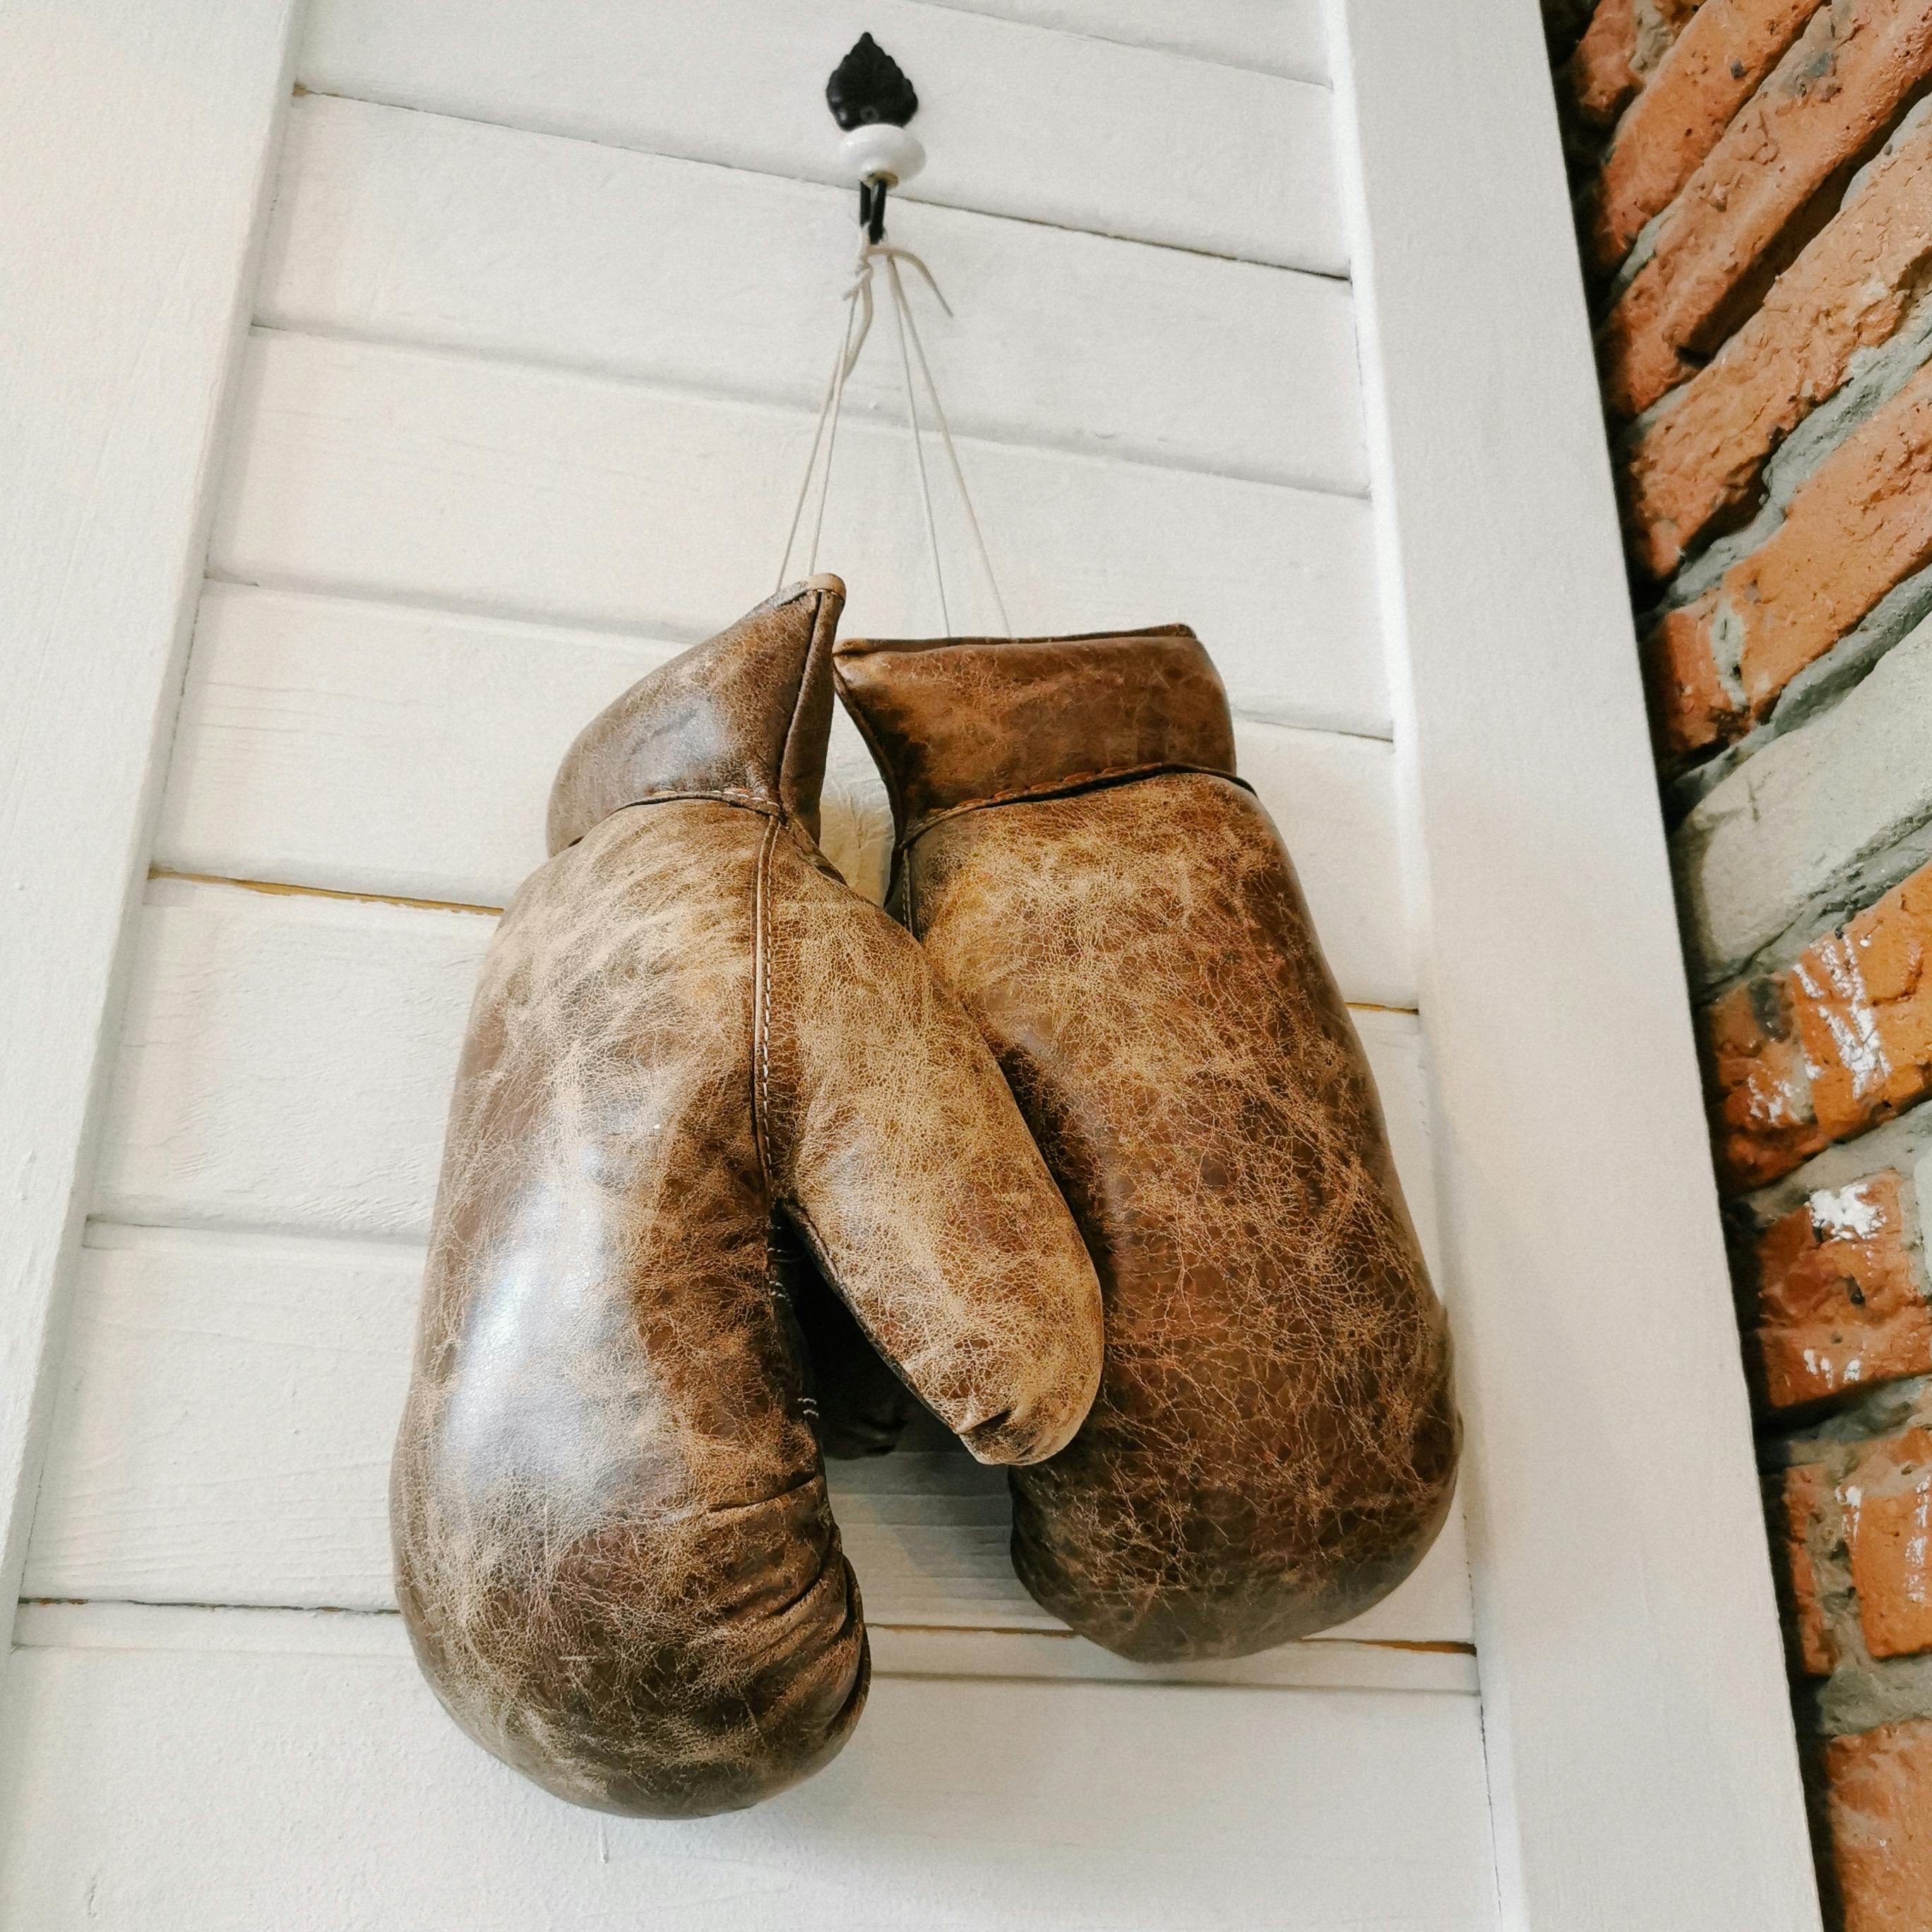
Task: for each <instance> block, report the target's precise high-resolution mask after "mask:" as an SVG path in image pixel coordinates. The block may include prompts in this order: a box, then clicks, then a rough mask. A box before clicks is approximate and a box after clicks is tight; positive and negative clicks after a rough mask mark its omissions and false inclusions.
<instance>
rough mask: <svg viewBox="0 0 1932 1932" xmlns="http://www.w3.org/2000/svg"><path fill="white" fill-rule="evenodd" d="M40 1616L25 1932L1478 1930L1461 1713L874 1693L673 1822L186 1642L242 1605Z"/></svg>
mask: <svg viewBox="0 0 1932 1932" xmlns="http://www.w3.org/2000/svg"><path fill="white" fill-rule="evenodd" d="M46 1614H47V1616H48V1619H49V1621H48V1622H42V1620H41V1619H40V1618H34V1619H30V1620H28V1623H27V1628H26V1634H28V1636H29V1637H30V1638H31V1639H33V1641H31V1643H30V1644H29V1646H28V1647H27V1648H25V1649H20V1650H17V1651H16V1652H15V1653H14V1654H13V1658H12V1660H11V1663H10V1695H9V1697H8V1699H7V1711H8V1716H7V1721H6V1724H5V1729H4V1730H0V1817H4V1818H5V1820H7V1823H6V1825H5V1828H4V1829H5V1836H4V1837H3V1838H0V1918H4V1919H5V1922H6V1923H7V1924H10V1925H19V1926H22V1927H28V1926H31V1927H33V1928H34V1932H82V1928H83V1927H85V1928H86V1932H97V1928H98V1932H152V1928H153V1927H156V1926H157V1925H163V1924H169V1923H178V1922H181V1906H182V1904H183V1901H184V1900H192V1901H193V1908H192V1922H193V1924H194V1925H195V1927H196V1928H197V1932H257V1928H258V1927H260V1926H262V1925H263V1924H275V1925H276V1926H278V1927H284V1928H287V1932H341V1928H343V1927H350V1926H355V1927H362V1926H370V1927H375V1926H446V1925H451V1926H453V1925H462V1926H464V1927H476V1928H478V1932H524V1929H525V1928H527V1927H532V1926H535V1925H553V1926H557V1927H566V1926H568V1927H590V1926H633V1925H639V1924H650V1925H662V1926H676V1927H679V1932H817V1929H818V1928H822V1932H901V1928H902V1927H906V1926H908V1925H914V1926H918V1927H921V1928H927V1927H931V1928H934V1932H1064V1928H1065V1927H1070V1926H1079V1927H1085V1928H1091V1932H1142V1928H1146V1929H1147V1932H1156V1928H1158V1932H1173V1928H1175V1927H1182V1926H1184V1927H1189V1928H1198V1932H1233V1929H1234V1928H1243V1932H1247V1928H1253V1932H1260V1928H1263V1927H1266V1928H1270V1932H1351V1928H1354V1927H1361V1926H1362V1925H1364V1924H1376V1925H1380V1926H1385V1927H1401V1928H1403V1932H1478V1928H1487V1927H1490V1925H1492V1924H1493V1909H1494V1907H1493V1899H1492V1897H1491V1894H1490V1885H1489V1873H1488V1869H1487V1867H1488V1859H1487V1846H1486V1845H1485V1843H1484V1815H1483V1804H1482V1760H1481V1736H1480V1730H1479V1726H1478V1715H1477V1710H1476V1706H1475V1701H1474V1700H1472V1699H1470V1698H1467V1697H1439V1696H1430V1695H1427V1694H1423V1695H1415V1694H1394V1693H1387V1692H1384V1693H1350V1692H1337V1691H1237V1690H1226V1691H1202V1690H1199V1689H1181V1688H1164V1687H1160V1686H1146V1687H1134V1688H1126V1687H1122V1686H1118V1685H1088V1684H1057V1685H1041V1684H1004V1683H998V1682H932V1681H930V1680H926V1681H921V1680H909V1679H892V1678H887V1679H882V1680H880V1681H878V1682H875V1684H874V1687H873V1690H872V1694H871V1701H870V1703H869V1704H868V1708H867V1709H866V1712H865V1718H864V1720H863V1721H862V1724H861V1725H860V1727H859V1731H858V1733H857V1735H856V1737H855V1738H854V1739H853V1742H852V1743H851V1745H850V1746H849V1747H848V1748H847V1750H846V1751H844V1754H842V1756H841V1757H839V1758H838V1760H837V1761H836V1762H835V1763H834V1764H832V1766H830V1767H829V1769H827V1770H826V1771H825V1772H823V1773H821V1774H820V1775H819V1776H818V1777H817V1778H813V1779H812V1780H811V1781H810V1782H809V1783H808V1784H805V1785H803V1786H802V1787H800V1788H799V1790H796V1791H794V1792H791V1793H787V1794H786V1795H785V1796H783V1797H781V1798H779V1799H776V1800H775V1801H774V1802H772V1803H771V1804H769V1805H760V1807H758V1808H757V1809H756V1810H755V1811H749V1812H742V1813H739V1814H736V1815H735V1816H731V1817H724V1818H717V1819H710V1820H704V1821H703V1822H701V1823H691V1824H665V1823H661V1822H638V1821H634V1820H620V1819H614V1818H609V1819H600V1818H598V1817H596V1816H595V1815H594V1814H589V1813H586V1812H583V1811H575V1810H572V1809H571V1808H569V1807H568V1806H565V1805H559V1804H558V1803H557V1802H556V1801H555V1800H553V1799H550V1798H548V1797H546V1796H544V1794H543V1793H540V1792H538V1791H537V1790H534V1789H533V1788H532V1787H531V1786H529V1784H526V1783H524V1782H523V1781H522V1780H520V1779H519V1778H517V1777H516V1776H515V1775H514V1774H512V1773H511V1772H508V1770H506V1769H504V1768H503V1767H502V1766H500V1765H499V1764H496V1763H493V1761H492V1760H490V1759H489V1758H487V1757H485V1756H484V1754H482V1753H481V1752H480V1751H478V1750H477V1749H476V1748H475V1746H474V1745H472V1744H471V1743H469V1741H468V1740H467V1739H465V1738H463V1736H461V1735H460V1733H458V1731H457V1730H456V1728H455V1726H454V1725H452V1724H451V1723H450V1722H449V1720H448V1719H447V1718H446V1717H444V1716H443V1713H442V1712H440V1710H439V1709H437V1706H436V1704H435V1703H434V1700H433V1699H432V1697H431V1694H430V1692H429V1690H428V1687H427V1686H426V1685H425V1684H424V1683H423V1682H422V1679H420V1678H419V1676H417V1674H416V1670H415V1668H414V1667H413V1665H412V1664H410V1663H409V1662H408V1661H406V1660H405V1659H404V1658H401V1657H400V1656H398V1655H395V1653H394V1652H393V1651H392V1652H389V1653H388V1654H386V1655H339V1654H329V1653H327V1652H324V1653H323V1654H317V1653H316V1652H313V1651H305V1650H303V1649H302V1648H301V1647H300V1646H301V1645H302V1642H303V1641H304V1639H305V1633H302V1632H301V1631H296V1632H294V1633H291V1634H292V1636H293V1637H294V1643H293V1644H292V1645H291V1646H290V1649H287V1650H286V1651H283V1652H279V1653H278V1652H267V1651H264V1650H263V1649H250V1648H246V1647H244V1646H243V1645H242V1643H233V1642H231V1641H226V1640H224V1638H223V1637H222V1636H219V1635H215V1634H210V1635H208V1637H202V1638H200V1639H199V1640H196V1637H195V1636H194V1634H193V1633H192V1632H190V1631H186V1630H184V1628H183V1625H184V1622H187V1621H188V1620H190V1619H199V1621H201V1622H203V1623H205V1624H210V1623H211V1624H224V1623H227V1622H232V1621H233V1620H236V1619H244V1620H248V1621H253V1619H250V1617H249V1613H246V1612H234V1611H205V1612H199V1613H195V1612H176V1611H152V1612H148V1613H146V1614H145V1622H147V1624H148V1628H147V1629H146V1631H139V1632H135V1633H133V1634H132V1636H133V1641H135V1642H137V1643H140V1644H141V1645H142V1646H143V1647H142V1648H118V1647H99V1648H97V1647H93V1646H84V1645H83V1644H80V1643H62V1644H58V1645H56V1644H51V1643H48V1642H47V1641H46V1639H47V1638H49V1637H53V1636H56V1635H58V1634H62V1631H65V1632H66V1633H68V1634H74V1633H76V1632H77V1628H80V1627H83V1626H84V1625H85V1624H86V1622H92V1621H95V1620H98V1619H101V1618H103V1617H107V1618H109V1619H113V1620H115V1621H116V1622H119V1623H120V1624H121V1626H122V1629H121V1635H122V1639H123V1641H127V1639H128V1637H129V1636H130V1633H129V1632H128V1631H127V1619H129V1618H130V1616H133V1617H139V1616H141V1615H142V1613H138V1612H134V1613H129V1612H125V1611H121V1612H115V1611H111V1610H102V1611H97V1610H74V1611H68V1612H65V1613H62V1612H55V1613H46ZM289 1621H290V1622H298V1623H299V1622H302V1621H304V1620H301V1619H289ZM334 1621H335V1622H338V1623H341V1622H358V1623H372V1622H380V1623H383V1624H385V1625H389V1624H391V1623H392V1620H391V1619H335V1620H334ZM49 1622H50V1623H51V1628H49ZM35 1623H39V1624H40V1629H39V1630H38V1631H35V1630H34V1628H33V1625H34V1624H35ZM104 1739H112V1740H113V1748H112V1749H107V1750H104V1749H103V1748H101V1747H102V1743H103V1741H104ZM1231 1764H1238V1765H1239V1766H1240V1767H1241V1772H1240V1775H1238V1776H1235V1777H1230V1775H1229V1766H1230V1765H1231ZM432 1803H433V1813H431V1811H428V1810H426V1807H427V1806H428V1805H431V1804H432Z"/></svg>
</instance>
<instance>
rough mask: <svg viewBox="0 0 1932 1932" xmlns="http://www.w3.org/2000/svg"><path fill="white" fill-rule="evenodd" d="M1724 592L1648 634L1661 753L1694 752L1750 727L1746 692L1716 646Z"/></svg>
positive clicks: (1647, 669) (1646, 658) (1647, 676)
mask: <svg viewBox="0 0 1932 1932" xmlns="http://www.w3.org/2000/svg"><path fill="white" fill-rule="evenodd" d="M1718 604H1719V593H1718V592H1717V591H1715V590H1710V591H1706V592H1705V594H1704V595H1703V596H1702V597H1700V598H1698V599H1697V601H1696V602H1695V603H1693V604H1681V605H1679V607H1678V608H1677V609H1676V610H1671V611H1668V612H1667V613H1665V615H1664V618H1663V619H1662V620H1661V622H1659V623H1658V625H1657V626H1656V628H1655V629H1654V630H1652V632H1651V633H1650V634H1649V637H1646V639H1645V640H1644V646H1643V670H1644V681H1645V683H1646V685H1647V686H1648V688H1649V697H1650V713H1651V727H1652V731H1653V733H1655V737H1656V740H1657V752H1658V757H1659V758H1660V759H1670V758H1680V757H1689V756H1691V754H1694V753H1696V752H1698V751H1707V750H1709V748H1711V747H1712V746H1713V745H1721V744H1723V743H1724V742H1726V741H1727V739H1732V738H1735V737H1738V736H1741V735H1742V733H1744V732H1745V731H1746V730H1748V729H1749V728H1750V725H1749V721H1748V718H1747V717H1746V715H1745V708H1744V703H1743V700H1742V694H1740V693H1739V692H1737V691H1733V689H1731V688H1730V687H1729V686H1727V685H1726V684H1725V682H1724V679H1723V678H1722V677H1721V676H1719V674H1718V659H1717V653H1716V652H1715V650H1714V649H1712V629H1713V626H1714V625H1715V622H1716V621H1717V616H1718Z"/></svg>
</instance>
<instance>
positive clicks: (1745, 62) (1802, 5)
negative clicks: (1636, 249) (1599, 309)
mask: <svg viewBox="0 0 1932 1932" xmlns="http://www.w3.org/2000/svg"><path fill="white" fill-rule="evenodd" d="M1817 6H1818V0H1704V5H1703V6H1702V7H1700V8H1699V9H1698V10H1697V12H1696V13H1694V15H1693V16H1692V17H1691V20H1690V21H1689V22H1688V23H1687V24H1686V26H1685V28H1684V30H1683V31H1682V33H1681V34H1679V36H1678V37H1677V40H1676V43H1675V44H1674V45H1673V46H1672V47H1671V49H1670V52H1668V53H1667V54H1666V55H1664V58H1663V59H1662V60H1661V62H1658V67H1657V71H1656V72H1655V74H1652V76H1651V77H1650V81H1649V85H1648V86H1646V88H1645V89H1644V90H1643V93H1642V94H1641V95H1639V96H1638V97H1637V101H1636V104H1635V105H1634V106H1633V107H1631V110H1630V112H1629V113H1628V114H1626V115H1625V116H1624V118H1623V119H1622V121H1621V122H1620V123H1619V124H1618V127H1617V131H1616V138H1615V139H1614V140H1613V142H1611V144H1610V153H1609V154H1608V155H1607V156H1606V157H1605V159H1604V166H1603V169H1602V172H1601V173H1600V174H1599V175H1598V178H1597V179H1596V181H1595V183H1594V184H1592V188H1591V190H1590V192H1589V195H1588V196H1587V197H1586V202H1585V208H1584V222H1583V233H1584V238H1585V245H1586V248H1587V250H1588V251H1589V255H1590V257H1591V260H1592V263H1593V265H1594V266H1595V267H1596V268H1597V269H1598V271H1599V272H1604V273H1607V272H1609V271H1610V269H1614V268H1615V267H1616V265H1617V264H1618V263H1619V262H1620V261H1622V260H1623V258H1624V257H1625V255H1627V254H1628V253H1629V252H1630V246H1631V243H1632V242H1634V241H1635V240H1636V239H1637V235H1638V233H1639V231H1640V229H1642V228H1643V225H1644V223H1646V221H1648V220H1649V219H1650V217H1652V215H1653V214H1658V213H1660V212H1661V211H1662V210H1663V209H1664V208H1667V207H1669V206H1670V203H1671V202H1672V200H1673V199H1674V198H1675V197H1676V193H1677V191H1678V190H1679V189H1680V188H1681V187H1683V185H1684V184H1685V182H1686V181H1688V180H1689V179H1690V178H1691V175H1692V174H1693V173H1694V172H1695V171H1696V169H1697V164H1698V163H1699V162H1700V161H1701V160H1703V158H1704V157H1705V156H1706V154H1709V152H1710V151H1711V150H1712V148H1714V147H1715V146H1716V145H1717V144H1718V137H1719V136H1721V135H1722V134H1723V133H1724V130H1725V128H1726V127H1727V126H1728V125H1729V124H1730V121H1731V118H1732V117H1733V115H1735V114H1736V113H1737V111H1738V110H1739V108H1740V107H1742V106H1743V105H1744V104H1745V102H1746V101H1748V100H1749V99H1750V98H1751V96H1752V95H1754V94H1755V93H1756V92H1757V89H1758V86H1759V84H1760V83H1761V82H1762V81H1763V79H1764V77H1765V76H1766V74H1769V73H1770V71H1772V68H1773V67H1774V66H1775V65H1776V64H1777V62H1778V56H1779V55H1781V54H1782V53H1783V52H1784V50H1785V49H1786V48H1787V47H1788V46H1790V44H1791V43H1792V42H1793V40H1796V38H1797V37H1798V34H1799V29H1800V28H1802V27H1803V26H1804V25H1805V22H1806V21H1807V20H1810V19H1811V16H1812V14H1813V13H1815V12H1816V11H1817Z"/></svg>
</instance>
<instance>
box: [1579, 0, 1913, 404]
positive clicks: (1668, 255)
mask: <svg viewBox="0 0 1932 1932" xmlns="http://www.w3.org/2000/svg"><path fill="white" fill-rule="evenodd" d="M1927 74H1932V0H1831V4H1829V5H1825V6H1823V7H1820V9H1819V10H1818V12H1817V14H1816V15H1815V16H1814V17H1813V20H1812V22H1811V26H1808V28H1806V29H1805V31H1804V32H1803V33H1802V34H1801V35H1800V36H1799V37H1798V39H1797V40H1796V41H1794V42H1793V44H1792V45H1791V46H1790V48H1789V49H1787V52H1786V53H1785V55H1784V58H1783V59H1782V60H1781V61H1780V62H1778V66H1777V68H1776V69H1775V71H1774V72H1773V73H1772V75H1771V77H1770V78H1769V80H1766V82H1765V83H1764V85H1763V86H1762V87H1761V88H1760V89H1759V90H1758V92H1757V94H1756V95H1754V96H1753V97H1752V98H1751V101H1749V102H1748V103H1747V104H1746V105H1745V107H1744V109H1743V110H1742V112H1740V113H1739V115H1738V116H1737V118H1736V119H1735V120H1734V121H1732V123H1731V124H1730V126H1729V127H1727V128H1726V129H1725V130H1724V133H1723V135H1722V136H1721V137H1720V139H1719V140H1718V144H1717V145H1716V146H1715V148H1712V150H1711V151H1710V153H1709V154H1707V155H1706V157H1705V158H1704V160H1703V162H1702V163H1700V165H1699V166H1698V168H1697V171H1696V172H1694V174H1693V175H1692V176H1691V180H1690V182H1689V184H1688V186H1687V187H1685V190H1684V191H1683V193H1682V194H1681V195H1680V196H1679V197H1678V199H1676V202H1673V204H1672V205H1671V208H1670V211H1669V212H1668V213H1667V214H1666V215H1665V217H1664V221H1663V224H1662V226H1661V228H1660V229H1659V231H1658V238H1657V246H1656V249H1655V252H1654V253H1653V254H1652V257H1651V259H1650V260H1649V261H1648V262H1646V263H1645V264H1644V266H1643V268H1642V269H1640V271H1639V272H1637V275H1636V276H1635V278H1634V279H1633V280H1632V281H1631V284H1630V286H1629V287H1628V288H1627V289H1625V290H1624V292H1623V293H1622V295H1621V296H1619V298H1618V299H1617V302H1616V305H1615V306H1614V307H1613V308H1612V310H1611V311H1610V315H1609V317H1607V320H1606V321H1605V323H1604V328H1603V330H1602V332H1601V338H1600V347H1601V353H1602V357H1603V363H1604V386H1605V400H1606V401H1607V403H1608V404H1609V405H1610V408H1611V409H1612V410H1613V412H1615V413H1616V414H1617V415H1619V416H1635V415H1637V413H1639V412H1640V411H1641V410H1646V409H1648V408H1649V407H1650V405H1651V404H1652V403H1654V402H1655V401H1657V400H1658V398H1660V397H1661V396H1662V395H1664V393H1665V392H1667V391H1668V390H1670V389H1674V388H1675V387H1676V385H1677V384H1678V383H1681V382H1682V381H1684V380H1685V379H1686V378H1687V377H1690V376H1691V375H1693V374H1695V373H1696V369H1697V362H1696V360H1695V358H1697V357H1698V356H1701V355H1704V354H1708V353H1710V352H1712V351H1713V350H1715V349H1717V348H1718V346H1719V345H1720V344H1721V343H1722V342H1723V341H1724V338H1725V337H1726V336H1727V335H1729V334H1730V332H1731V331H1732V329H1733V328H1735V327H1736V325H1737V324H1738V323H1740V322H1742V320H1744V319H1745V314H1748V311H1749V310H1750V309H1751V308H1752V307H1754V305H1755V303H1756V300H1757V296H1758V294H1759V293H1760V292H1761V291H1762V290H1763V287H1765V286H1766V284H1768V283H1769V280H1770V278H1771V277H1772V275H1775V273H1776V272H1778V269H1781V268H1782V267H1783V266H1784V263H1786V262H1787V261H1788V260H1790V258H1791V257H1792V256H1793V255H1794V254H1796V252H1797V251H1798V249H1799V248H1800V247H1802V245H1803V243H1804V242H1805V240H1807V239H1808V233H1807V228H1808V223H1810V222H1811V221H1814V220H1815V219H1816V211H1815V207H1814V204H1816V203H1817V202H1820V200H1821V199H1825V198H1828V197H1829V194H1830V193H1832V191H1833V190H1835V187H1837V185H1838V183H1839V182H1840V181H1842V180H1843V177H1844V176H1845V175H1846V174H1848V173H1849V171H1850V170H1851V169H1852V168H1854V167H1855V166H1857V165H1858V163H1859V162H1860V161H1861V160H1863V159H1864V157H1866V156H1867V154H1870V152H1871V151H1872V150H1873V148H1876V146H1877V145H1878V144H1879V142H1880V141H1881V140H1882V139H1883V138H1884V135H1885V130H1886V128H1887V127H1888V126H1889V124H1891V121H1892V119H1893V118H1894V116H1895V115H1896V114H1897V112H1898V110H1899V108H1900V106H1901V105H1902V104H1903V103H1904V102H1905V101H1906V99H1907V98H1909V96H1910V95H1911V94H1912V92H1913V90H1914V89H1915V88H1916V87H1917V86H1918V83H1920V82H1921V80H1923V79H1924V77H1926V76H1927Z"/></svg>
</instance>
